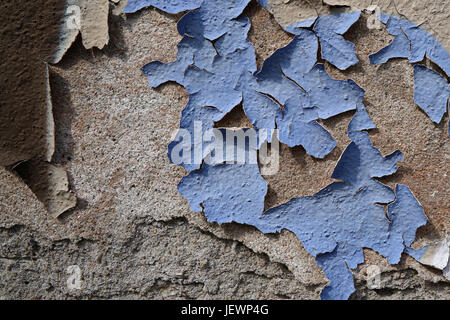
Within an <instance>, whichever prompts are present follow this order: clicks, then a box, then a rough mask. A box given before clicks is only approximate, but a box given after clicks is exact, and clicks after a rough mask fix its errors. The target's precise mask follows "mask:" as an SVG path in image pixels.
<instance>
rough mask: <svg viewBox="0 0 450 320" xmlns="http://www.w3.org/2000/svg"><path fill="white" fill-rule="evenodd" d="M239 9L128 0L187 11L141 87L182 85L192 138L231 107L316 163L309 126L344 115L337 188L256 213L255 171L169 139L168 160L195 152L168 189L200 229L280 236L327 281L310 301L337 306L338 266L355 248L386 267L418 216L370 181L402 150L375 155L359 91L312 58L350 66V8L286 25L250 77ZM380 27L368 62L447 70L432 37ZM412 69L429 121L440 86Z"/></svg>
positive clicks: (343, 274)
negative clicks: (174, 49) (200, 217)
mask: <svg viewBox="0 0 450 320" xmlns="http://www.w3.org/2000/svg"><path fill="white" fill-rule="evenodd" d="M249 2H250V1H249V0H232V1H223V0H204V1H191V2H189V4H187V3H186V2H184V1H173V2H168V3H169V4H166V5H165V7H163V3H166V2H163V1H157V0H145V1H144V0H141V1H139V0H135V1H129V3H128V6H127V9H126V12H133V11H136V10H139V9H140V8H143V7H145V6H149V5H151V6H155V7H157V8H159V9H161V10H164V11H166V12H169V13H177V12H181V11H186V10H192V9H197V10H195V11H191V12H189V13H187V14H186V15H185V16H183V18H182V19H181V20H180V21H179V23H178V31H179V33H180V35H182V36H183V39H182V40H181V42H180V43H179V45H178V55H177V61H175V62H172V63H167V64H163V63H160V62H151V63H149V64H148V65H146V66H144V67H143V69H142V70H143V72H144V73H145V74H146V75H147V77H148V79H149V84H150V86H152V87H157V86H159V85H160V84H162V83H165V82H168V81H174V82H177V83H179V84H180V85H182V86H183V87H184V88H185V89H186V91H187V93H188V94H189V102H188V104H187V106H186V108H185V109H184V110H183V113H182V118H181V121H180V128H181V129H185V130H186V131H187V132H189V133H191V134H193V135H194V133H195V131H196V130H197V131H198V132H200V133H201V134H203V133H205V132H206V131H207V130H209V129H212V128H213V127H214V123H215V122H217V121H219V120H221V119H222V118H223V117H224V116H225V115H226V114H227V113H228V112H230V111H231V110H232V109H233V108H234V107H235V106H237V105H239V104H241V103H242V106H243V109H244V112H245V114H246V115H247V117H248V118H249V120H250V121H251V123H252V125H253V126H254V127H255V128H256V129H269V130H271V129H275V128H277V129H278V130H279V140H280V141H281V142H282V143H284V144H286V145H288V146H291V147H294V146H303V147H304V148H305V150H306V152H307V153H308V154H309V155H311V156H313V157H316V158H324V157H325V156H327V155H328V154H329V153H330V152H331V151H332V150H333V149H334V148H335V146H336V142H335V140H334V139H333V137H332V136H331V134H330V133H329V132H328V131H327V130H326V129H325V128H323V127H322V126H321V125H320V124H319V123H318V122H317V120H319V119H328V118H331V117H334V116H336V115H338V114H342V113H344V112H347V111H349V110H354V111H356V113H355V116H354V118H353V119H352V121H351V122H350V124H349V127H348V132H349V137H350V138H351V140H352V143H351V144H350V145H349V146H348V147H347V148H346V150H345V152H344V153H343V155H342V157H341V159H340V160H339V162H338V164H337V166H336V168H335V170H334V172H333V175H332V178H335V179H338V180H339V181H338V182H334V183H332V184H330V185H329V186H327V187H326V188H324V189H323V190H321V191H319V192H318V193H316V194H314V195H312V196H307V197H301V198H297V199H292V200H291V201H289V202H287V203H285V204H283V205H280V206H278V207H275V208H272V209H270V210H268V211H267V212H264V199H265V196H266V194H267V183H266V182H265V181H264V179H263V178H262V176H261V173H260V170H259V167H258V165H257V164H249V163H243V164H227V163H205V162H203V160H204V159H205V158H207V157H208V156H210V153H209V152H210V149H209V147H210V146H211V144H212V143H213V141H211V142H204V141H195V139H194V141H191V140H189V141H185V140H184V139H183V136H182V134H181V133H179V134H178V136H177V137H176V138H175V139H174V141H173V142H172V143H171V144H170V145H169V157H170V156H171V155H172V151H173V150H174V149H175V148H177V146H178V145H179V143H183V144H184V146H186V147H188V148H191V149H192V150H200V151H201V152H200V159H197V160H198V161H197V162H196V161H195V159H194V155H189V156H188V157H187V158H186V161H185V162H184V163H181V165H182V166H183V167H184V168H186V170H187V171H188V172H189V174H188V175H187V176H186V177H184V178H183V179H182V181H181V182H180V184H179V187H178V188H179V192H180V193H181V194H182V195H183V196H184V197H185V198H186V199H187V200H188V201H189V203H190V206H191V209H192V210H193V211H197V212H201V211H203V212H204V213H205V216H206V218H207V219H208V221H210V222H216V223H219V224H222V223H229V222H237V223H241V224H247V225H251V226H254V227H256V228H258V229H259V230H261V231H262V232H263V233H276V232H280V231H281V230H283V229H287V230H290V231H292V232H293V233H294V234H295V235H296V236H297V237H298V238H299V239H300V240H301V241H302V243H303V244H304V246H305V248H306V250H307V251H308V252H309V253H310V254H312V255H313V256H315V257H316V261H317V264H318V265H319V266H320V267H321V268H322V269H323V271H324V273H325V274H326V276H327V277H328V279H329V280H330V284H329V286H327V287H326V288H324V290H323V291H322V294H321V296H322V298H323V299H347V298H348V297H349V296H350V295H351V293H352V292H353V291H354V284H353V276H352V272H351V270H350V269H354V268H356V267H357V266H358V264H360V263H363V262H364V256H363V251H362V249H363V248H371V249H373V250H375V251H377V252H379V253H380V254H381V255H383V256H385V257H386V258H387V259H388V261H389V263H391V264H396V263H398V262H399V260H400V257H401V254H402V253H403V252H404V251H405V249H407V248H408V247H409V246H410V245H411V244H412V242H413V241H414V239H415V233H416V230H417V228H419V227H420V226H423V225H424V224H426V221H427V219H426V217H425V214H424V212H423V208H422V207H421V206H420V204H419V202H418V201H417V200H416V199H415V198H414V196H413V194H412V193H411V191H410V190H409V188H408V187H406V186H404V185H397V186H396V188H395V190H392V189H390V188H389V187H387V186H385V185H383V184H381V183H380V182H378V181H377V180H376V178H380V177H384V176H389V175H392V174H394V173H395V172H396V171H397V165H396V164H397V162H398V161H399V160H401V159H402V155H401V153H400V152H399V151H397V152H395V153H393V154H392V155H389V156H387V157H383V156H382V155H381V153H380V152H379V151H378V150H377V149H376V148H375V147H374V146H373V145H372V143H371V141H370V138H369V135H368V134H367V133H366V132H364V130H369V129H372V128H375V125H374V124H373V122H372V121H371V119H370V118H369V115H368V114H367V111H366V109H365V106H364V103H363V97H364V93H365V92H364V90H363V89H362V88H360V87H359V86H358V85H357V84H356V83H355V82H354V81H352V80H346V81H342V80H334V79H332V78H331V77H330V76H329V75H328V74H327V73H326V71H325V68H324V66H323V64H320V63H318V61H317V54H318V51H319V44H320V48H321V52H320V53H321V56H322V58H323V59H325V60H327V61H328V62H330V63H331V64H333V65H334V66H336V67H337V68H339V69H341V70H345V69H348V68H349V67H351V66H352V65H355V64H356V63H357V62H358V59H357V57H356V54H355V47H354V44H352V43H350V42H348V41H346V40H345V39H344V38H343V37H342V35H343V34H344V33H345V32H346V31H347V30H348V29H349V28H350V27H351V26H352V25H353V24H355V23H356V22H357V21H358V19H359V17H360V12H353V13H347V14H340V15H332V16H326V17H319V18H315V19H311V20H308V21H303V22H299V23H296V24H294V25H291V26H289V27H288V28H286V31H288V32H290V33H292V34H294V35H295V37H294V39H293V40H292V41H291V42H290V43H289V44H288V45H287V46H286V47H284V48H281V49H279V50H277V51H276V52H275V53H274V54H273V55H272V56H271V57H269V58H268V59H267V60H266V61H265V62H264V64H263V66H262V68H261V69H260V70H259V69H258V68H257V66H256V58H255V50H254V48H253V46H252V44H251V43H250V42H249V41H248V40H247V34H248V32H249V29H250V21H249V20H248V18H247V17H246V16H245V15H244V14H242V12H243V10H244V9H245V7H246V6H247V5H248V3H249ZM259 2H260V3H261V4H262V5H263V6H265V4H266V2H265V1H259ZM382 22H383V23H385V24H386V25H387V28H388V31H389V33H391V34H392V35H394V36H395V39H394V41H393V42H392V43H391V44H390V45H389V46H388V47H387V48H384V49H382V50H381V51H380V52H378V53H376V54H374V55H372V56H371V62H372V63H374V64H378V63H384V62H386V61H388V60H389V59H391V58H398V57H402V58H408V59H409V60H410V61H411V63H416V62H420V61H422V60H423V59H424V57H425V55H426V56H427V57H428V58H429V59H430V60H432V61H433V62H435V63H436V64H437V65H439V66H440V67H441V68H442V70H444V71H445V72H446V73H447V74H448V71H449V58H448V53H447V51H445V49H443V48H442V46H440V44H439V43H438V42H437V40H436V39H435V38H433V37H431V35H429V34H428V33H427V32H425V31H424V30H422V29H420V28H419V27H417V26H415V25H413V24H411V23H409V22H407V21H405V20H402V19H399V18H396V17H391V16H386V15H383V16H382ZM414 71H415V101H416V103H417V104H418V105H419V106H420V108H422V109H423V110H424V111H425V112H426V113H427V114H428V115H429V117H430V118H431V120H432V121H435V122H440V121H441V120H442V117H443V115H444V113H445V110H446V107H447V101H448V97H449V92H450V91H449V89H448V83H447V81H446V79H445V78H444V77H443V76H442V75H440V74H439V73H436V72H434V71H432V70H429V69H427V68H426V67H423V66H420V65H416V66H415V68H414ZM425 84H426V85H425ZM200 121H201V122H200ZM224 131H226V130H224ZM270 139H271V137H270V136H269V137H268V138H267V140H268V141H269V142H270V141H271V140H270ZM260 142H261V141H260ZM260 142H259V143H260ZM259 143H258V146H259ZM171 160H173V159H171Z"/></svg>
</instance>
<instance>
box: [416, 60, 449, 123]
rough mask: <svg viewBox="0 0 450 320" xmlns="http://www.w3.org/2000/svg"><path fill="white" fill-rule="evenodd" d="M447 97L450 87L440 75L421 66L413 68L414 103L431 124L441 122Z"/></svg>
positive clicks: (445, 108)
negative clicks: (423, 112)
mask: <svg viewBox="0 0 450 320" xmlns="http://www.w3.org/2000/svg"><path fill="white" fill-rule="evenodd" d="M449 97H450V86H449V84H448V83H447V80H446V79H445V78H444V77H443V76H442V75H441V74H439V73H437V72H435V71H433V70H430V69H428V68H426V67H424V66H421V65H415V66H414V102H415V103H416V104H417V105H418V106H419V107H420V108H421V109H422V110H423V111H425V113H426V114H427V115H428V116H429V117H430V119H431V120H432V121H433V122H435V123H440V122H441V120H442V118H443V117H444V114H445V112H446V111H447V102H448V99H449Z"/></svg>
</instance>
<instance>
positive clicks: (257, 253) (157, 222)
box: [0, 2, 450, 299]
mask: <svg viewBox="0 0 450 320" xmlns="http://www.w3.org/2000/svg"><path fill="white" fill-rule="evenodd" d="M417 3H422V2H417ZM247 11H248V14H249V16H250V19H251V20H252V23H253V27H252V29H251V30H250V40H251V41H252V42H253V43H254V45H255V47H256V50H257V54H258V56H259V57H261V58H262V59H266V58H267V57H268V56H269V55H271V54H272V53H273V52H274V50H275V49H276V48H280V47H282V46H284V45H286V44H287V43H288V42H289V41H290V39H291V38H290V36H289V35H287V34H285V33H283V31H281V29H280V27H279V26H278V25H277V24H276V23H275V22H274V21H273V19H271V18H270V16H269V15H268V14H267V12H265V11H264V10H262V9H257V8H254V7H252V8H250V9H248V10H247ZM419 12H420V11H419ZM422 14H425V11H424V12H422ZM437 16H439V14H437ZM432 19H433V20H435V17H434V16H433V17H432ZM440 19H443V21H448V10H447V11H446V12H444V14H441V15H440ZM446 19H447V20H446ZM176 20H177V17H171V16H168V15H165V14H161V13H160V12H158V11H156V10H153V9H150V10H142V11H141V12H139V13H137V14H133V15H128V16H127V18H126V19H125V18H124V17H117V18H116V17H113V18H111V22H110V32H111V43H110V45H108V46H107V47H106V48H105V50H104V52H99V51H95V56H93V55H92V54H91V53H90V52H86V51H85V50H84V49H83V47H82V46H81V43H80V42H79V41H77V42H76V43H75V46H74V47H73V48H72V49H71V50H70V51H69V52H68V54H67V56H66V57H65V58H64V59H63V61H62V62H61V63H60V64H59V65H58V66H55V67H52V68H51V77H50V82H51V85H52V92H53V104H54V114H55V120H56V121H55V123H56V152H55V159H56V160H57V161H58V162H59V163H62V164H64V166H65V168H66V169H68V170H69V173H70V181H71V184H72V186H73V187H74V189H75V191H76V192H77V196H78V197H79V204H78V207H77V208H76V209H75V210H74V211H72V212H69V213H67V214H65V215H64V216H63V217H61V218H60V219H58V220H53V219H52V218H49V216H48V215H47V213H46V212H45V211H44V208H43V207H42V205H41V204H40V202H38V200H37V199H36V197H35V196H33V194H31V192H30V191H29V190H28V189H27V188H25V187H24V186H23V185H22V184H21V183H20V181H19V180H17V178H16V177H14V176H12V175H11V174H10V173H9V172H7V171H3V170H2V171H1V179H0V185H1V189H0V197H1V200H2V201H1V202H0V203H1V208H0V210H1V211H0V215H1V219H0V221H1V224H2V225H1V226H0V227H1V229H0V232H1V237H4V239H5V240H3V238H2V241H1V243H2V248H1V250H2V253H1V254H0V256H1V263H2V264H1V269H0V272H1V277H0V279H1V280H0V281H1V284H0V285H1V286H2V290H1V292H2V295H3V297H20V298H33V297H40V298H46V297H47V298H48V297H68V298H71V297H79V298H97V297H101V298H118V297H122V298H139V297H142V296H143V297H148V298H168V297H170V298H186V297H191V298H199V297H221V298H232V297H236V298H238V297H243V298H252V297H255V298H256V297H269V298H318V297H319V293H320V290H321V288H322V287H323V286H324V285H325V284H326V280H325V278H324V276H323V274H322V273H321V271H320V269H319V268H318V267H317V266H316V265H315V261H314V259H313V257H312V256H310V255H308V254H307V253H306V251H305V249H304V248H303V247H302V245H301V244H300V243H299V241H298V240H297V239H296V238H295V236H294V235H293V234H291V233H289V232H286V231H284V232H282V233H281V234H279V235H268V236H266V235H262V234H261V233H260V232H258V231H257V230H255V229H254V228H251V227H245V226H238V225H234V224H230V225H223V226H218V225H215V224H209V223H207V222H206V221H205V219H204V217H203V216H202V215H201V214H195V213H191V212H190V211H189V209H188V204H187V202H186V201H185V200H183V199H182V198H181V196H180V195H179V194H178V192H177V189H176V186H177V184H178V181H179V180H180V179H181V177H182V176H183V175H184V174H185V172H184V171H183V169H181V168H178V167H176V166H175V165H171V164H170V162H169V160H168V158H167V155H166V154H167V145H168V143H169V142H170V141H171V139H172V134H173V130H174V129H176V128H177V127H178V125H179V120H180V116H181V110H182V109H183V108H184V106H185V104H186V102H187V96H186V94H185V92H184V91H183V90H182V89H181V88H180V87H178V86H176V85H173V84H168V85H164V86H163V87H161V88H159V89H157V90H154V89H151V88H149V87H148V86H147V80H146V79H145V77H144V76H143V75H142V73H141V71H140V68H141V67H142V66H143V65H144V64H145V63H147V62H148V61H152V60H160V61H163V62H170V61H174V60H175V58H176V57H175V55H176V44H177V43H178V42H179V38H178V35H177V30H176ZM148 37H152V40H148V39H147V38H148ZM345 38H346V39H347V40H352V41H353V42H354V43H355V44H356V50H357V56H358V58H359V60H360V63H358V64H357V65H356V66H354V67H351V68H350V69H349V70H348V71H345V72H340V71H338V70H337V69H335V68H334V67H332V66H330V65H328V64H326V65H325V67H326V69H327V71H328V72H329V73H330V74H332V75H333V77H335V78H337V79H347V78H352V79H354V80H355V81H356V82H357V83H358V84H359V85H360V86H361V87H363V88H365V89H366V97H365V102H366V107H367V112H368V113H369V115H370V117H371V119H372V120H373V122H374V123H375V124H376V125H377V127H378V128H379V129H378V130H376V131H375V132H373V133H371V139H372V141H373V142H374V144H375V146H376V147H377V148H379V149H380V150H381V151H382V153H383V154H388V153H390V152H392V151H394V150H396V149H400V150H402V152H403V154H404V158H405V160H404V161H402V162H400V163H399V172H398V173H397V174H396V175H394V176H393V177H392V178H387V179H384V180H383V182H384V183H387V184H388V185H389V186H390V187H393V186H394V185H395V183H401V184H405V185H408V186H409V187H410V188H411V189H412V191H413V193H414V195H415V196H416V197H417V198H418V200H419V201H420V202H421V204H422V205H423V207H424V209H425V212H426V214H427V216H428V218H429V221H430V222H429V225H428V226H427V227H425V228H422V229H421V230H420V231H419V238H420V239H419V241H417V243H416V244H415V247H416V248H419V247H421V246H422V245H423V244H428V243H430V242H431V240H434V239H441V238H443V237H444V236H446V235H448V233H449V229H450V222H449V215H448V214H449V207H450V203H449V199H448V196H447V195H448V193H449V190H450V186H449V182H448V180H449V179H448V168H449V164H450V163H449V160H450V158H449V156H448V154H449V148H450V144H449V138H448V136H447V128H446V125H447V122H448V115H446V116H445V117H444V121H443V122H442V123H441V124H438V125H435V124H433V123H432V121H431V120H430V119H429V118H428V116H427V115H426V114H425V113H423V112H422V111H420V110H419V108H418V107H417V106H416V105H415V104H414V94H413V88H414V83H413V68H412V67H411V65H410V64H409V63H408V62H407V61H397V60H395V61H392V62H389V63H387V64H386V65H383V66H381V67H377V66H371V65H370V64H369V59H368V55H369V54H371V53H373V52H376V51H377V50H379V49H381V48H383V47H385V46H386V45H387V44H389V42H390V41H391V39H392V37H390V36H389V35H388V34H387V33H386V32H385V31H384V30H368V29H367V27H366V24H365V21H364V20H362V21H360V22H358V23H357V24H356V25H355V26H354V27H353V28H352V29H351V30H350V31H349V33H348V34H347V35H346V37H345ZM274 39H276V41H274ZM259 62H260V63H261V62H262V60H261V59H260V60H259ZM428 67H430V66H428ZM238 112H239V109H236V111H234V112H233V113H232V114H230V115H229V117H228V118H227V119H224V120H222V123H221V126H225V125H229V126H241V125H242V124H244V125H247V126H248V123H245V121H244V120H242V119H241V118H242V117H241V116H242V115H243V114H242V113H241V114H239V113H238ZM241 112H242V109H241ZM236 113H237V114H236ZM352 116H353V113H348V114H345V115H343V116H341V117H339V119H337V120H326V121H323V122H322V123H323V125H324V126H325V127H326V128H327V129H328V130H329V131H330V132H331V133H332V135H333V137H334V138H335V139H336V141H337V142H338V146H337V148H336V150H335V151H333V152H332V153H331V154H330V155H329V156H328V157H326V158H325V159H324V160H315V159H313V158H311V157H309V156H307V155H306V154H305V151H304V150H303V149H302V148H300V147H298V148H295V149H294V150H289V149H288V148H285V147H282V148H281V168H280V172H279V173H278V174H277V175H275V176H270V177H266V180H267V181H268V182H269V185H270V189H269V196H268V198H267V199H266V208H270V207H274V206H275V205H277V204H280V203H283V202H286V201H288V200H289V199H291V198H293V197H299V196H303V195H310V194H313V193H315V192H317V191H319V190H320V189H322V188H323V187H324V186H326V185H328V184H329V183H330V182H331V179H330V178H329V177H330V176H331V172H332V170H333V168H334V167H335V165H336V163H337V160H338V158H339V156H340V154H341V153H342V151H343V149H344V148H345V146H346V145H347V144H348V142H349V140H348V137H347V135H346V129H347V125H348V122H349V121H350V119H351V118H352ZM183 216H184V218H182V217H183ZM177 217H178V218H177ZM21 226H23V227H21ZM200 230H201V231H200ZM222 239H223V240H222ZM229 239H234V241H232V240H229ZM233 243H242V244H243V245H240V244H236V245H233ZM233 246H235V247H236V248H237V249H233ZM183 248H187V249H183ZM247 248H248V249H247ZM203 250H204V251H203ZM236 250H237V251H238V252H237V253H236ZM168 252H170V254H168ZM33 253H34V254H33ZM364 253H365V258H366V263H365V264H364V265H362V266H360V267H359V268H358V269H357V270H356V271H355V273H354V274H355V278H356V279H357V280H356V293H355V294H354V295H353V296H352V298H362V299H368V298H370V299H386V298H392V299H401V298H403V299H405V298H412V299H424V298H433V299H438V298H441V299H443V298H447V299H448V298H449V296H450V286H449V284H448V283H447V282H444V280H443V278H442V276H441V275H440V274H439V272H436V271H434V270H432V269H428V268H425V267H423V266H421V265H420V264H419V263H417V262H416V261H414V259H412V258H411V257H408V256H403V257H402V259H401V261H400V263H399V264H398V265H396V266H389V265H388V264H387V263H386V261H385V260H384V259H383V258H382V257H380V256H378V255H377V254H375V253H374V252H372V251H370V250H365V252H364ZM203 261H205V263H204V264H202V262H203ZM180 264H181V265H180ZM371 264H375V265H377V266H379V268H380V269H381V272H382V274H381V286H380V288H379V289H369V288H368V287H367V285H366V281H365V272H366V270H367V269H368V267H367V266H369V265H371ZM71 265H79V266H80V269H81V272H82V275H83V279H82V280H83V285H82V287H81V290H75V291H69V290H68V288H67V286H66V281H67V279H68V276H69V275H68V274H67V273H66V271H67V268H68V267H69V266H71ZM203 265H206V267H203ZM208 266H210V267H208ZM183 269H184V271H183ZM211 279H213V280H211ZM214 279H216V280H217V281H214ZM11 288H15V290H12V289H11ZM261 288H263V289H261ZM3 292H4V293H3ZM211 292H212V293H211Z"/></svg>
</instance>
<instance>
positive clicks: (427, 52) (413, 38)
mask: <svg viewBox="0 0 450 320" xmlns="http://www.w3.org/2000/svg"><path fill="white" fill-rule="evenodd" d="M380 20H381V22H383V23H384V24H386V28H387V31H388V32H389V33H390V34H391V35H393V36H395V38H394V40H393V41H392V43H391V44H390V45H389V46H387V47H385V48H383V49H381V50H380V51H378V52H377V53H374V54H372V55H371V56H370V62H371V63H372V64H382V63H385V62H387V61H388V60H389V59H392V58H407V59H408V60H409V61H410V62H411V63H416V62H421V61H422V60H423V59H424V58H425V56H426V57H427V58H428V59H430V60H431V61H433V62H434V63H435V64H437V65H438V66H439V67H440V68H441V69H442V70H443V71H444V72H445V73H446V74H447V75H450V54H449V53H448V52H447V50H445V48H444V47H443V46H442V45H441V44H440V43H439V41H438V40H437V39H436V38H435V37H433V36H432V35H431V34H429V33H428V32H427V31H425V30H424V29H422V28H420V27H419V26H417V25H415V24H413V23H412V22H409V21H407V20H403V19H401V18H398V17H394V16H390V15H386V14H381V17H380Z"/></svg>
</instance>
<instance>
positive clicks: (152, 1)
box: [123, 0, 203, 13]
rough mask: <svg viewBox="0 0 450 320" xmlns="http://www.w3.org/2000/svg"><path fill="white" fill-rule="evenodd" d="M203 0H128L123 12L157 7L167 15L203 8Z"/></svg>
mask: <svg viewBox="0 0 450 320" xmlns="http://www.w3.org/2000/svg"><path fill="white" fill-rule="evenodd" d="M202 2H203V0H189V1H186V0H170V1H167V0H128V3H127V6H126V7H125V10H124V11H123V12H125V13H132V12H136V11H138V10H140V9H142V8H145V7H149V6H152V7H155V8H158V9H160V10H162V11H165V12H167V13H179V12H183V11H187V10H194V9H197V8H199V7H200V6H201V4H202Z"/></svg>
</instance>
